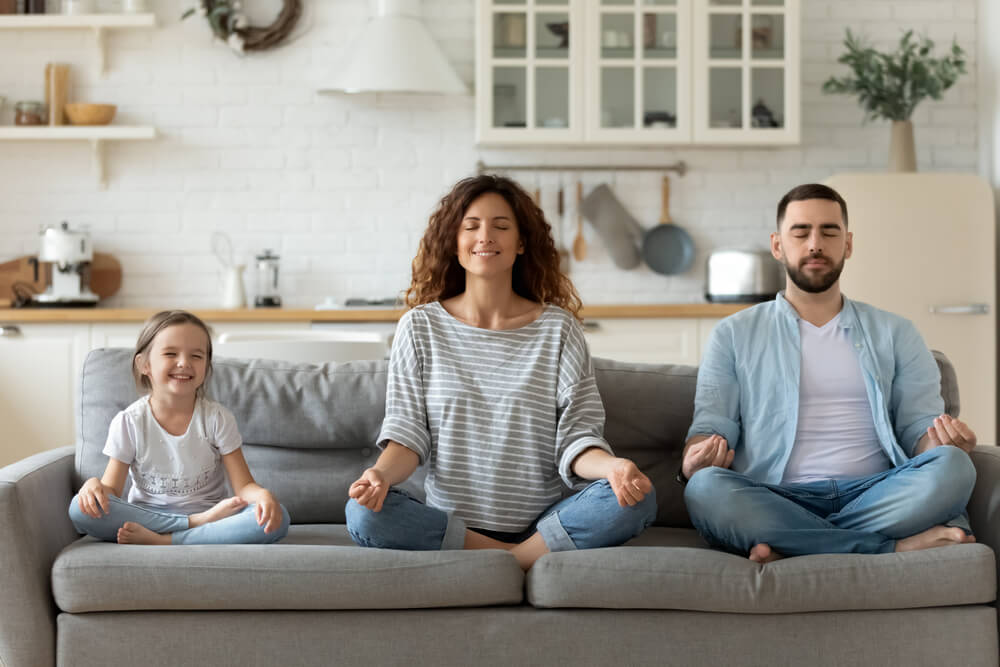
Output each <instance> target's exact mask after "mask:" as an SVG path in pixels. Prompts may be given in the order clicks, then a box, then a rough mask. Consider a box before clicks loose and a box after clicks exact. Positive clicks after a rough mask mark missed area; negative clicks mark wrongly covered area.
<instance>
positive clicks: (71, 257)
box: [34, 222, 98, 308]
mask: <svg viewBox="0 0 1000 667" xmlns="http://www.w3.org/2000/svg"><path fill="white" fill-rule="evenodd" d="M38 261H39V263H49V264H51V265H52V266H51V268H52V280H51V281H50V283H49V286H48V287H47V288H46V290H45V291H44V292H43V293H42V294H36V295H35V296H34V301H35V303H36V304H37V305H39V306H50V307H57V308H67V307H76V306H96V305H97V300H98V296H97V295H96V294H94V293H93V292H91V291H90V287H89V283H90V264H91V262H93V261H94V248H93V246H92V245H91V242H90V234H88V233H87V232H84V231H77V230H72V229H70V228H69V223H66V222H63V223H62V224H60V225H59V226H53V225H47V226H45V227H43V228H42V231H41V238H40V240H39V251H38Z"/></svg>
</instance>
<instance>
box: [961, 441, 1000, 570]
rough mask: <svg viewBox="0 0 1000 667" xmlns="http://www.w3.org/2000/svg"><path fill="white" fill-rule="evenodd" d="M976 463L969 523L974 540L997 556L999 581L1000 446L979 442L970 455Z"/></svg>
mask: <svg viewBox="0 0 1000 667" xmlns="http://www.w3.org/2000/svg"><path fill="white" fill-rule="evenodd" d="M969 456H971V457H972V463H973V464H974V465H975V466H976V487H975V488H974V489H973V490H972V497H971V498H970V499H969V507H968V509H969V522H970V523H971V524H972V534H973V535H975V536H976V541H977V542H979V543H981V544H985V545H987V546H989V547H990V548H991V549H993V551H994V553H995V554H996V556H997V559H998V560H997V570H998V572H997V574H998V578H997V581H998V582H1000V447H997V446H995V445H978V446H977V447H976V448H975V449H974V450H972V453H971V454H970V455H969Z"/></svg>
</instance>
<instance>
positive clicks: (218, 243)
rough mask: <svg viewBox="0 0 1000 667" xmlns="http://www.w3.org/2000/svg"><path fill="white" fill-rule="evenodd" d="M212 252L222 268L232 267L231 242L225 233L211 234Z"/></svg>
mask: <svg viewBox="0 0 1000 667" xmlns="http://www.w3.org/2000/svg"><path fill="white" fill-rule="evenodd" d="M212 252H213V253H214V254H215V257H216V259H218V260H219V263H220V264H222V267H223V268H225V269H228V268H229V267H231V266H232V265H233V242H232V241H231V240H230V238H229V235H228V234H226V233H225V232H213V233H212Z"/></svg>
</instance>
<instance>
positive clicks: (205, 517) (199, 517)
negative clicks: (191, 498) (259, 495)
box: [188, 496, 247, 528]
mask: <svg viewBox="0 0 1000 667" xmlns="http://www.w3.org/2000/svg"><path fill="white" fill-rule="evenodd" d="M246 506H247V501H245V500H243V499H242V498H240V497H239V496H233V497H232V498H226V499H225V500H220V501H219V502H218V503H216V504H215V506H214V507H211V508H210V509H207V510H205V511H204V512H196V513H195V514H192V515H191V516H189V517H188V528H197V527H198V526H203V525H205V524H206V523H212V522H213V521H218V520H219V519H225V518H226V517H227V516H232V515H234V514H236V513H237V512H239V511H240V510H242V509H243V508H244V507H246Z"/></svg>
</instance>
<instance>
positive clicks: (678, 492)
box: [76, 348, 958, 526]
mask: <svg viewBox="0 0 1000 667" xmlns="http://www.w3.org/2000/svg"><path fill="white" fill-rule="evenodd" d="M935 357H936V358H937V360H938V363H939V365H940V367H941V371H942V394H943V395H944V398H945V403H946V410H947V411H948V412H949V413H950V414H955V415H957V406H958V385H957V381H956V378H955V373H954V369H953V368H952V367H951V364H950V363H949V362H948V361H947V359H946V358H944V355H941V354H940V353H935ZM131 359H132V351H131V350H129V349H125V348H112V349H100V350H94V351H93V352H91V353H90V354H89V355H88V356H87V359H86V361H85V362H84V368H83V375H82V379H81V396H80V403H79V405H80V413H79V415H78V417H79V418H78V421H77V428H78V437H77V452H76V472H77V475H78V479H77V483H80V482H81V481H82V480H83V479H86V478H88V477H100V476H101V474H102V473H103V471H104V467H105V465H106V464H107V457H105V456H104V455H103V454H102V453H101V450H102V449H103V448H104V442H105V440H106V438H107V432H108V425H109V424H110V423H111V419H112V418H113V417H114V416H115V414H117V413H118V412H119V411H120V410H122V409H124V408H125V407H126V406H127V405H129V404H130V403H131V402H132V401H134V400H136V398H138V394H137V393H136V390H135V385H134V384H133V381H132V374H131V372H130V364H131ZM212 366H213V371H212V377H211V379H210V380H209V382H208V384H207V385H206V387H205V391H206V395H207V396H208V397H209V398H212V399H214V400H217V401H219V402H220V403H222V404H223V405H225V406H226V407H227V408H229V409H230V410H231V411H232V412H233V414H234V415H235V417H236V421H237V424H238V425H239V429H240V433H241V435H242V436H243V441H244V443H245V446H244V455H245V456H246V459H247V462H248V463H249V465H250V470H251V471H252V472H253V474H254V477H255V478H256V479H257V481H258V482H260V483H261V484H263V485H264V486H266V487H268V488H270V489H271V490H273V491H274V493H275V495H276V496H277V497H278V499H279V500H280V501H281V502H282V503H284V505H285V507H287V508H288V511H289V514H290V515H291V517H292V521H293V522H294V523H341V522H343V521H344V504H345V502H346V500H347V489H348V487H349V486H350V484H351V482H353V481H354V480H355V479H357V477H358V475H360V474H361V471H363V470H364V469H365V468H366V467H368V466H370V465H371V464H372V463H374V461H375V459H376V458H377V457H378V449H377V448H376V447H375V439H376V438H377V437H378V432H379V428H380V427H381V424H382V419H383V417H384V414H385V384H386V366H387V364H386V362H385V361H352V362H347V363H343V364H322V365H313V364H295V363H288V362H281V361H267V360H261V359H252V360H247V359H230V358H224V357H219V358H216V359H214V360H213V362H212ZM594 369H595V373H596V376H597V386H598V389H599V390H600V393H601V398H602V400H603V402H604V406H605V412H606V416H607V420H606V423H605V436H606V438H607V440H608V442H610V443H611V446H612V447H613V448H614V450H615V453H616V454H618V455H620V456H626V457H629V458H631V459H633V460H634V461H635V462H636V464H638V465H639V467H640V468H641V469H642V470H643V471H644V472H645V473H646V474H647V475H649V477H650V479H652V481H653V484H654V485H655V487H656V490H657V503H658V505H659V511H658V514H657V521H656V523H657V524H659V525H666V526H689V525H690V521H689V519H688V516H687V511H686V509H685V507H684V498H683V489H682V487H680V486H679V485H677V484H676V483H675V481H674V476H675V474H676V472H677V467H678V466H679V464H680V456H681V452H682V450H683V447H684V437H685V435H687V429H688V426H689V425H690V423H691V415H692V413H693V410H694V391H695V383H696V380H697V372H698V369H697V368H696V367H694V366H681V365H669V364H640V363H624V362H618V361H611V360H607V359H599V358H597V359H594ZM423 477H424V475H423V471H422V470H418V471H417V474H415V475H414V476H413V477H412V478H411V479H410V480H408V481H407V483H406V484H404V487H405V488H406V489H407V490H409V491H411V492H413V493H415V494H416V495H417V496H418V497H423V490H422V488H421V487H422V484H423ZM567 493H569V490H567Z"/></svg>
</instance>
